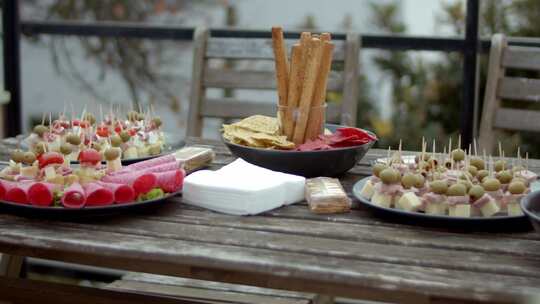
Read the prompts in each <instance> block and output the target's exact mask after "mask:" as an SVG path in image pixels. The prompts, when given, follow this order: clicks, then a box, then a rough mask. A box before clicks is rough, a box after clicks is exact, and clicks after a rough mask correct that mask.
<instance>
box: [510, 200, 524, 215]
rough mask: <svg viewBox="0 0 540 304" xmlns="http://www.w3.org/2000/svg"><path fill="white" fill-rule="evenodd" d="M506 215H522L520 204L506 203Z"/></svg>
mask: <svg viewBox="0 0 540 304" xmlns="http://www.w3.org/2000/svg"><path fill="white" fill-rule="evenodd" d="M508 215H510V216H518V215H523V211H522V210H521V206H520V205H519V203H509V204H508Z"/></svg>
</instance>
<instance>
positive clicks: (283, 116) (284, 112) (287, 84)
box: [272, 27, 334, 145]
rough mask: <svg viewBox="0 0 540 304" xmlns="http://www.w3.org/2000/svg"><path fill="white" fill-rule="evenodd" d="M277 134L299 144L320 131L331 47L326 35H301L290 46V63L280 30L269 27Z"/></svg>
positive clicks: (306, 33)
mask: <svg viewBox="0 0 540 304" xmlns="http://www.w3.org/2000/svg"><path fill="white" fill-rule="evenodd" d="M272 47H273V50H274V61H275V65H276V83H277V90H278V98H279V108H280V110H279V111H278V118H279V121H280V124H281V132H282V134H283V135H285V136H287V139H288V140H290V141H292V142H294V143H295V144H297V145H299V144H302V143H304V142H305V141H307V140H313V139H315V138H317V136H318V135H320V134H321V133H322V132H323V126H324V123H325V121H324V120H325V119H324V117H325V115H324V108H322V107H323V106H324V104H325V98H326V83H327V79H328V74H329V73H330V68H331V66H332V54H333V51H334V44H333V43H332V42H331V36H330V34H329V33H322V34H320V35H314V34H311V33H310V32H303V33H302V34H301V36H300V41H299V42H298V43H295V44H294V45H293V46H292V50H291V60H290V62H289V60H288V58H287V47H286V44H285V40H284V38H283V29H282V28H281V27H273V28H272Z"/></svg>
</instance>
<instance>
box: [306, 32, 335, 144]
mask: <svg viewBox="0 0 540 304" xmlns="http://www.w3.org/2000/svg"><path fill="white" fill-rule="evenodd" d="M321 36H322V35H321ZM321 38H322V37H321ZM333 52H334V44H332V43H331V42H323V49H322V58H321V66H320V68H319V74H318V75H317V82H316V83H315V93H314V94H313V101H312V102H311V109H313V112H311V113H310V116H309V121H308V124H307V128H306V136H305V140H308V139H315V138H316V137H317V136H319V135H320V134H321V131H322V130H323V126H324V123H325V121H324V114H325V113H324V110H325V109H323V110H322V111H318V110H319V109H320V108H319V107H321V106H323V104H324V102H325V100H326V86H327V81H328V74H329V73H330V69H331V67H332V54H333Z"/></svg>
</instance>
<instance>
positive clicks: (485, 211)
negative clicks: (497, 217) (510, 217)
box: [480, 200, 501, 217]
mask: <svg viewBox="0 0 540 304" xmlns="http://www.w3.org/2000/svg"><path fill="white" fill-rule="evenodd" d="M499 211H501V208H500V207H499V205H498V204H497V203H496V202H495V200H490V201H489V202H487V203H485V204H484V205H483V206H482V207H480V212H481V213H482V215H483V216H484V217H489V216H492V215H494V214H495V213H497V212H499Z"/></svg>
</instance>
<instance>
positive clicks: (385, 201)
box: [371, 192, 392, 208]
mask: <svg viewBox="0 0 540 304" xmlns="http://www.w3.org/2000/svg"><path fill="white" fill-rule="evenodd" d="M371 202H372V203H373V204H375V205H379V206H381V207H385V208H390V207H391V206H392V196H391V195H389V194H384V193H381V192H375V193H374V194H373V196H372V197H371Z"/></svg>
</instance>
